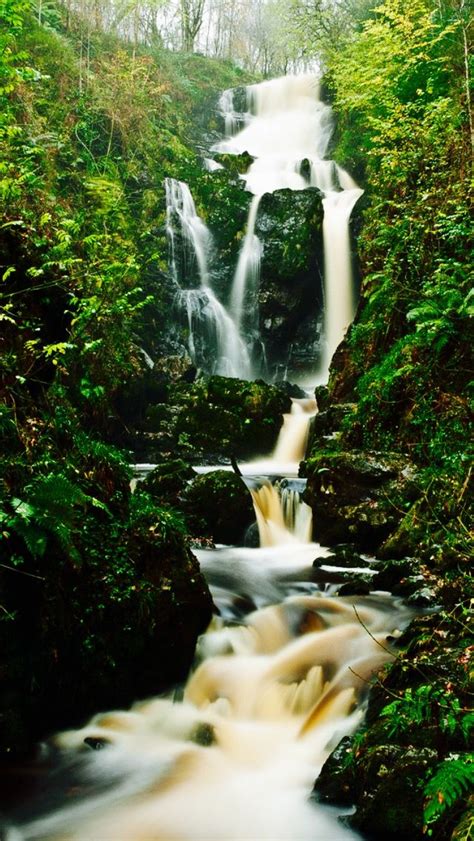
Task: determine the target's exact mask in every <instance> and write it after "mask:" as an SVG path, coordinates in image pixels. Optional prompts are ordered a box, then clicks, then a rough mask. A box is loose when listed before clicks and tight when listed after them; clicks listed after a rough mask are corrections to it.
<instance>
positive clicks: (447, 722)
mask: <svg viewBox="0 0 474 841" xmlns="http://www.w3.org/2000/svg"><path fill="white" fill-rule="evenodd" d="M381 716H382V717H383V718H385V719H386V721H385V727H386V728H387V734H388V736H389V737H391V736H395V735H398V734H400V733H404V732H409V731H410V730H411V729H412V728H413V727H417V726H422V725H431V724H433V723H435V724H436V727H437V728H438V729H439V731H440V732H441V733H448V734H450V735H453V734H455V733H457V732H459V733H460V734H461V735H462V737H463V738H464V740H466V741H467V739H468V737H469V734H470V732H471V731H472V727H473V725H474V714H472V713H469V712H467V711H465V710H464V709H463V708H462V706H461V703H460V700H459V698H458V697H457V696H456V695H455V694H453V693H452V691H451V692H449V691H446V690H445V691H443V690H442V689H440V688H439V687H438V686H435V685H433V684H422V685H421V686H418V687H416V688H415V689H412V688H411V687H408V689H406V691H405V692H404V693H403V695H402V697H401V698H397V699H396V700H394V701H392V702H391V703H390V704H388V705H387V706H385V707H384V708H383V710H382V711H381Z"/></svg>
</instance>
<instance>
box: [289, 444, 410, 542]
mask: <svg viewBox="0 0 474 841" xmlns="http://www.w3.org/2000/svg"><path fill="white" fill-rule="evenodd" d="M303 469H304V473H305V475H306V476H307V477H308V483H307V486H306V491H305V497H304V498H305V501H306V502H307V503H308V504H309V505H310V506H311V508H312V509H313V513H314V523H315V536H316V538H317V539H318V540H320V541H321V543H325V544H329V545H331V544H333V543H339V542H343V541H351V542H355V543H356V544H357V546H358V547H360V548H362V549H364V550H368V551H373V550H375V549H377V547H378V546H380V544H381V543H382V542H383V541H384V540H385V539H386V538H387V537H388V535H389V534H390V533H391V532H392V531H393V530H394V529H395V528H396V526H397V525H398V523H399V522H400V519H401V516H402V515H403V512H402V515H401V514H400V511H399V507H398V506H399V502H400V500H401V499H402V498H403V499H404V500H406V499H407V498H408V497H409V496H410V495H412V496H413V494H415V493H416V490H415V488H414V486H413V478H414V473H413V469H412V468H411V466H410V465H409V464H408V463H407V460H406V459H404V458H403V457H402V456H398V455H392V454H390V453H383V454H382V453H365V452H334V453H322V454H320V455H314V456H312V457H311V458H310V459H308V460H307V461H306V462H305V463H304V468H303Z"/></svg>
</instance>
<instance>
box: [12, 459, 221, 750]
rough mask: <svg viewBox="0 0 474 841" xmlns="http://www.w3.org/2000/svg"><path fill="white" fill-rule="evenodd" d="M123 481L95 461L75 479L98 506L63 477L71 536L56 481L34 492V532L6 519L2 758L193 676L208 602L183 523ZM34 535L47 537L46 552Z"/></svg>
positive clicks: (21, 495) (118, 471) (208, 611)
mask: <svg viewBox="0 0 474 841" xmlns="http://www.w3.org/2000/svg"><path fill="white" fill-rule="evenodd" d="M101 447H103V445H97V448H96V449H97V453H98V454H99V455H100V453H101V452H102V450H101ZM69 457H70V458H71V454H70V456H69ZM76 459H77V456H76ZM79 463H80V462H79V461H78V460H76V464H79ZM77 473H78V474H79V470H77ZM123 473H124V465H123V463H122V464H118V465H117V467H116V470H115V472H114V468H113V465H112V464H111V463H110V462H109V464H108V466H107V469H106V465H104V464H102V465H101V464H100V462H99V461H98V456H97V454H96V457H95V459H94V457H93V456H92V455H90V454H89V456H88V469H87V470H84V473H80V474H79V475H80V476H81V480H80V481H81V482H82V485H83V487H87V488H88V489H92V488H93V489H94V491H95V494H97V497H96V498H93V497H86V496H80V492H79V489H78V490H77V491H76V490H75V488H76V485H72V483H71V482H70V481H69V483H67V482H66V481H65V480H64V479H62V480H61V485H60V487H61V488H62V487H63V486H64V489H65V492H66V491H68V492H70V494H71V500H72V501H71V503H70V505H71V506H72V508H73V510H72V512H71V513H70V514H68V521H67V522H68V534H67V537H66V535H65V532H64V531H63V530H62V528H61V527H62V524H61V519H62V516H63V515H62V507H61V505H62V503H61V501H60V499H59V498H58V497H57V495H56V496H55V495H54V493H53V490H52V488H53V486H54V475H53V479H52V480H51V481H48V483H47V484H46V485H44V484H43V485H40V486H39V487H40V490H41V489H43V488H44V490H42V492H43V501H42V502H41V500H40V497H39V491H38V492H37V495H36V497H28V496H26V498H27V499H29V498H30V499H31V500H32V502H30V503H25V504H29V505H30V508H29V509H28V510H29V511H30V515H29V516H30V523H29V526H28V528H29V531H28V530H25V529H23V528H22V524H21V522H19V523H17V520H15V518H14V515H12V517H11V520H9V533H8V534H4V535H3V540H2V543H3V550H4V551H3V556H2V557H3V560H4V564H3V565H2V567H1V569H0V601H1V604H2V622H0V645H1V648H2V668H1V670H0V757H2V756H12V755H17V756H18V755H21V754H22V753H25V752H26V751H28V750H29V749H31V747H32V745H33V744H34V742H35V741H36V740H38V739H40V738H44V737H45V736H47V735H48V734H49V733H50V732H51V731H53V730H56V729H58V728H61V727H64V726H74V725H77V724H79V723H80V722H81V721H82V720H83V719H84V718H85V717H87V716H88V715H90V714H91V713H92V712H94V711H96V710H97V709H106V708H110V707H116V706H127V705H129V704H130V703H131V702H132V701H133V700H134V699H136V698H137V697H138V698H139V697H146V696H148V695H150V694H156V693H158V692H160V691H163V690H165V689H168V688H169V687H170V686H172V685H173V684H175V683H176V682H179V681H181V680H183V679H184V678H185V676H186V674H187V672H188V669H189V667H190V664H191V662H192V659H193V655H194V648H195V644H196V639H197V636H198V635H199V634H200V633H201V632H203V631H204V630H205V628H206V625H207V624H208V622H209V620H210V616H211V610H212V601H211V597H210V594H209V591H208V588H207V585H206V583H205V581H204V579H203V577H202V576H201V573H200V570H199V565H198V562H197V560H196V558H195V557H194V556H193V555H192V554H191V552H190V550H189V548H188V545H187V540H186V537H185V531H186V530H185V527H184V523H183V519H182V517H181V515H180V514H179V513H178V512H176V511H173V509H171V508H169V507H164V506H158V505H157V504H156V502H154V500H153V499H152V498H151V497H150V496H149V495H148V494H147V493H146V492H145V491H144V490H143V489H141V490H138V491H137V492H136V493H135V494H134V495H133V496H131V495H130V489H129V487H128V483H127V484H126V485H125V486H123V485H122V474H123ZM51 475H52V474H51V473H49V474H48V477H49V476H51ZM17 478H18V477H17ZM114 479H116V485H114ZM58 481H59V479H58ZM78 488H80V485H79V486H78ZM81 492H82V493H83V491H81ZM16 493H17V494H18V496H19V498H20V499H21V498H24V497H25V494H26V493H27V492H26V491H25V490H24V489H22V488H21V487H17V489H16ZM74 494H75V496H74ZM76 498H77V499H81V500H83V501H82V502H81V503H80V504H79V503H77V502H74V499H76ZM33 500H37V501H33ZM5 505H6V511H7V516H8V511H9V510H10V509H9V507H8V503H5ZM35 506H36V508H35ZM40 506H41V507H40ZM35 512H37V513H35ZM42 512H45V513H42ZM25 528H26V527H25ZM35 534H36V535H40V536H41V539H42V540H44V541H46V548H45V551H44V554H40V553H39V552H38V551H36V549H35V544H34V543H33V542H32V539H33V537H34V535H35ZM28 535H30V537H29V536H28ZM25 537H26V540H25Z"/></svg>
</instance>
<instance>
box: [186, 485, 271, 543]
mask: <svg viewBox="0 0 474 841" xmlns="http://www.w3.org/2000/svg"><path fill="white" fill-rule="evenodd" d="M183 507H184V510H185V512H186V515H187V518H188V522H189V524H190V527H191V531H192V532H193V533H194V534H204V535H206V536H208V537H211V538H212V539H213V540H214V541H215V542H216V543H228V544H233V543H243V542H244V539H245V533H246V531H247V529H248V527H249V526H250V525H251V524H252V523H253V521H254V519H255V514H254V510H253V504H252V499H251V496H250V493H249V491H248V489H247V487H246V485H245V484H244V482H243V480H242V479H241V478H240V477H239V476H236V474H235V473H232V472H230V471H228V470H213V471H212V472H211V473H206V474H204V475H202V476H198V477H197V478H196V479H195V480H194V481H193V483H192V484H191V485H189V487H188V488H187V489H186V492H185V498H184V504H183Z"/></svg>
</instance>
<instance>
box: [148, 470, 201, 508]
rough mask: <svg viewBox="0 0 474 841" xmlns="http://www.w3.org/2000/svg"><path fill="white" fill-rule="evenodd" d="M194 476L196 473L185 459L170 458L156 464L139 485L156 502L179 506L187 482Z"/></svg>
mask: <svg viewBox="0 0 474 841" xmlns="http://www.w3.org/2000/svg"><path fill="white" fill-rule="evenodd" d="M195 476H196V473H195V472H194V470H193V469H192V467H191V466H190V465H189V464H188V463H187V462H186V461H183V459H172V460H170V461H163V462H161V463H159V464H157V465H156V466H155V468H154V469H153V470H152V471H151V472H150V473H148V475H147V476H146V478H145V479H144V480H143V482H142V483H140V487H141V488H143V490H145V491H146V492H147V493H149V494H150V496H151V497H152V498H153V499H155V500H156V501H157V502H160V503H165V504H168V505H176V504H177V505H178V506H179V500H180V498H181V497H182V496H183V494H184V492H185V489H186V486H187V484H188V482H189V481H190V480H191V479H194V478H195Z"/></svg>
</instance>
